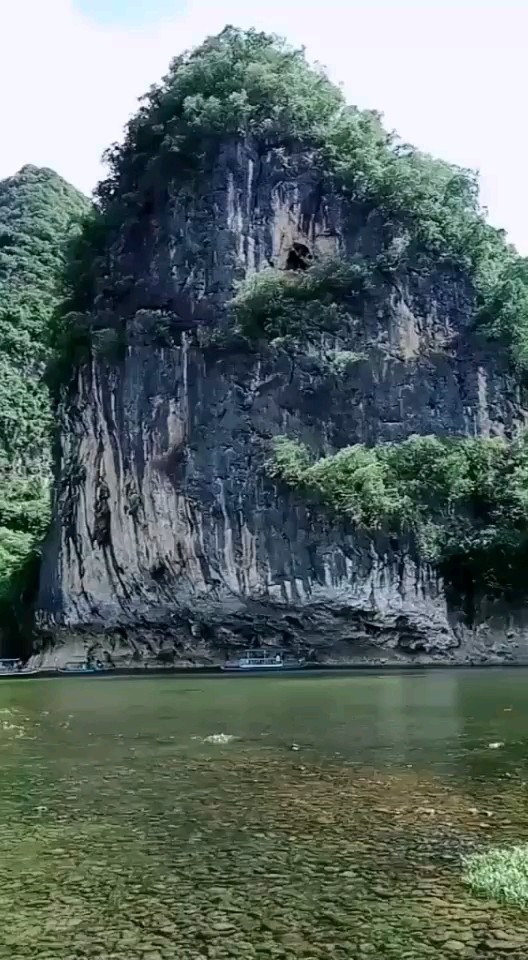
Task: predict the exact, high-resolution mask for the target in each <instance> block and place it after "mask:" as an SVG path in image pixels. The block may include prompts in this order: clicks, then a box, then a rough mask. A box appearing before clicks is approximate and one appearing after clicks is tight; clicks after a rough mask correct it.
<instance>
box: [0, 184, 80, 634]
mask: <svg viewBox="0 0 528 960" xmlns="http://www.w3.org/2000/svg"><path fill="white" fill-rule="evenodd" d="M86 208H87V201H86V200H85V199H84V197H82V196H81V195H80V194H79V193H78V192H77V191H76V190H74V189H73V187H70V186H69V185H68V184H67V183H65V182H64V181H63V180H61V178H60V177H58V176H57V175H56V174H55V173H53V172H52V171H51V170H46V169H37V168H36V167H31V166H27V167H24V168H23V169H22V170H20V172H19V173H18V174H16V175H15V176H14V177H10V178H9V179H8V180H4V181H2V182H0V604H3V605H4V616H5V604H6V603H7V604H9V603H11V602H16V601H17V599H18V598H19V591H20V590H22V589H23V588H24V585H25V584H26V583H27V580H26V578H25V577H24V576H23V575H22V571H23V570H24V568H25V567H26V565H27V564H28V563H31V560H32V556H33V550H34V548H35V547H36V545H38V543H39V542H40V539H41V538H42V536H43V534H44V532H45V530H46V526H47V523H48V515H49V465H50V425H51V411H50V403H49V396H48V392H47V389H46V386H45V384H44V382H43V372H44V366H45V363H46V360H47V357H48V352H49V347H48V341H49V324H50V320H51V315H52V312H53V310H54V308H55V306H56V304H57V299H58V292H59V285H60V282H61V276H62V270H63V268H64V248H65V244H66V242H67V239H68V235H69V233H70V229H71V226H72V223H73V222H74V221H75V220H76V219H78V218H79V216H81V215H82V214H83V213H84V212H85V211H86Z"/></svg>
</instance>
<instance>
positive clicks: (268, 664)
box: [221, 650, 305, 673]
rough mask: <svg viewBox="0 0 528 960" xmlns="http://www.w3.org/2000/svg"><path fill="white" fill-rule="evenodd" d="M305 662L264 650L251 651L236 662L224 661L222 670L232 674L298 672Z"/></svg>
mask: <svg viewBox="0 0 528 960" xmlns="http://www.w3.org/2000/svg"><path fill="white" fill-rule="evenodd" d="M304 663H305V661H304V660H301V659H299V658H297V657H287V656H285V655H284V654H283V653H268V652H267V651H265V650H252V651H250V652H247V653H245V654H244V655H243V656H242V657H239V658H238V659H237V660H226V662H225V663H224V664H223V665H222V668H221V669H222V670H226V671H233V672H237V673H238V672H240V671H242V672H244V671H252V672H257V671H264V672H267V671H273V670H299V669H300V668H301V667H303V666H304Z"/></svg>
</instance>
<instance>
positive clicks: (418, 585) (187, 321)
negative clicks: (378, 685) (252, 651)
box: [38, 142, 528, 663]
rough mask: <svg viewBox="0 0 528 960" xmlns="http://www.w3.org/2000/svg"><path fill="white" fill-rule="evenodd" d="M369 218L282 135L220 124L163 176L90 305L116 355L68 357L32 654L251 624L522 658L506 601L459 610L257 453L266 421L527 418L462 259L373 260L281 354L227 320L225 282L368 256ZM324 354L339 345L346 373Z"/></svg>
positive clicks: (322, 438) (187, 657)
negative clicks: (206, 160)
mask: <svg viewBox="0 0 528 960" xmlns="http://www.w3.org/2000/svg"><path fill="white" fill-rule="evenodd" d="M384 229H385V227H384V225H383V221H382V219H381V217H380V215H379V214H378V213H377V212H376V211H375V210H372V209H368V208H366V207H361V206H359V205H357V206H352V205H350V204H348V203H347V202H345V200H344V199H343V198H342V197H341V196H339V195H338V194H336V193H335V192H333V191H332V186H331V183H330V182H329V181H327V179H326V178H325V176H324V173H323V172H322V171H321V170H320V169H319V168H318V167H317V166H316V165H314V163H313V161H312V159H311V157H310V156H309V155H308V154H306V153H305V152H303V151H302V150H301V149H299V151H298V152H297V153H296V154H294V155H291V154H290V155H288V156H286V155H285V154H284V153H283V151H281V150H279V149H277V150H271V151H268V152H266V153H259V152H258V151H257V150H256V149H255V148H254V147H253V146H252V145H251V144H249V143H240V142H239V143H236V142H233V143H230V144H226V145H224V147H223V148H222V150H221V152H220V153H219V154H218V156H217V157H216V161H215V163H214V166H213V169H212V172H211V174H210V176H209V177H208V178H207V182H206V183H205V184H203V187H202V189H201V190H200V191H199V192H198V193H196V192H195V193H193V191H191V190H186V189H185V190H184V189H180V190H178V188H177V185H176V184H173V185H172V186H171V187H170V188H168V189H166V188H164V189H163V190H161V189H160V191H159V194H158V195H157V196H156V197H154V199H153V201H152V203H151V204H150V205H149V209H148V210H147V211H146V212H145V214H144V216H142V218H141V221H140V222H139V223H136V224H132V225H131V226H130V227H128V228H127V229H126V230H125V229H123V232H122V234H121V236H120V238H119V242H118V243H116V245H115V249H114V251H113V271H114V281H115V279H116V278H118V279H120V281H121V287H120V290H121V294H120V300H119V305H118V306H117V307H115V308H114V313H113V314H112V316H111V318H110V321H109V320H108V310H103V309H102V308H101V309H100V310H99V314H97V311H95V314H96V322H97V324H98V325H99V326H100V327H108V326H109V325H115V326H117V325H118V324H124V325H125V328H126V342H127V347H126V355H125V356H124V358H121V359H119V360H116V361H112V360H109V359H107V358H105V357H104V356H101V355H97V356H96V358H95V359H94V360H93V361H92V362H91V363H90V364H86V365H85V366H83V367H82V368H81V369H79V371H78V375H77V379H76V383H75V384H74V386H73V387H72V389H71V391H70V394H69V397H68V399H67V400H66V401H65V403H64V405H63V409H62V414H61V417H62V420H61V434H60V453H59V458H58V464H57V467H58V485H57V497H56V504H55V519H54V525H53V530H52V534H51V536H50V539H49V542H48V545H47V549H46V553H45V558H44V564H43V573H42V582H41V589H40V597H39V616H38V621H39V625H40V652H39V654H38V657H39V659H40V661H41V662H46V663H54V662H56V661H57V660H58V659H59V660H60V659H68V658H70V657H71V656H72V654H73V653H75V652H77V651H78V650H80V649H81V648H82V649H83V650H84V649H85V648H86V647H87V646H91V647H93V648H94V649H95V648H97V649H99V650H104V651H107V652H109V653H110V654H111V655H113V656H116V655H120V654H123V655H125V656H128V655H130V654H132V653H134V655H135V657H136V659H137V658H141V657H143V656H144V655H149V656H151V655H152V654H160V655H161V657H166V658H167V659H170V658H172V657H175V658H176V659H177V661H179V662H185V663H207V662H215V661H218V660H221V659H223V658H224V657H225V656H226V655H232V654H234V653H236V651H237V650H240V649H242V648H243V647H245V646H247V645H248V644H250V643H255V642H256V643H266V644H275V645H280V646H281V647H283V648H284V647H286V648H288V649H289V650H290V651H291V652H299V653H301V652H302V653H305V654H306V653H308V654H310V655H311V656H313V657H315V658H317V659H320V660H322V661H327V662H328V661H332V660H335V661H344V660H351V661H352V660H357V659H362V660H377V661H386V660H391V659H396V660H398V659H409V658H411V657H412V658H414V659H418V660H423V659H434V658H444V659H445V658H447V659H455V658H456V659H477V660H478V659H479V658H489V657H490V656H495V655H497V656H499V657H500V656H502V655H504V656H510V657H515V656H518V657H520V656H522V654H523V643H522V638H523V636H524V632H523V630H522V627H519V624H518V623H517V620H515V618H514V620H515V623H514V622H513V620H512V623H510V622H509V620H507V618H506V615H505V614H504V613H503V612H501V611H498V610H495V609H491V610H487V611H486V610H484V609H481V608H479V609H475V607H474V606H473V607H472V608H471V609H469V610H468V606H467V602H466V600H464V598H457V597H449V596H447V595H446V591H445V589H444V586H443V584H442V583H441V582H439V581H438V579H437V577H436V575H435V573H434V571H432V570H430V569H424V568H423V567H420V565H419V564H418V563H417V562H416V558H415V556H414V553H413V549H412V545H411V544H403V543H395V542H393V541H390V540H389V539H387V538H384V537H382V536H380V537H379V538H378V540H377V541H373V540H371V539H370V538H368V537H367V536H366V535H365V534H364V533H361V532H360V531H357V530H354V529H352V528H350V527H348V528H347V527H346V526H345V525H343V524H340V523H336V522H334V521H333V520H332V518H331V517H329V516H327V515H325V514H324V512H323V511H322V510H320V509H316V508H314V507H313V506H311V507H310V506H309V505H307V504H306V503H304V502H303V501H302V500H301V499H300V498H299V499H297V498H296V497H295V496H293V495H292V494H291V493H288V492H287V491H284V490H283V489H282V488H276V487H275V486H274V485H273V484H272V483H271V482H270V480H269V479H268V478H267V476H266V473H265V471H264V469H263V466H264V463H265V461H266V458H267V457H268V456H269V441H270V439H271V438H272V437H273V436H274V435H276V434H287V435H289V436H292V437H298V438H300V439H301V440H303V441H304V442H305V443H306V444H308V446H309V447H311V448H312V449H313V450H314V451H316V452H317V453H318V454H319V455H320V454H321V453H324V452H333V451H335V450H336V449H339V448H340V447H342V446H345V445H348V444H351V443H354V442H366V443H369V444H371V443H375V442H377V441H381V440H400V439H403V438H405V437H407V436H409V435H411V434H415V433H418V434H441V435H446V434H451V435H462V436H475V435H486V436H488V435H501V434H504V435H509V434H511V433H512V432H513V431H514V430H515V429H517V428H518V427H519V426H520V425H521V424H522V423H523V422H524V412H523V410H522V408H521V404H520V397H519V392H518V388H517V386H516V385H515V382H514V381H513V380H512V378H511V377H510V376H509V374H508V371H507V369H506V367H505V366H504V367H503V366H501V362H500V360H499V359H497V357H494V356H493V355H492V354H491V353H489V352H487V350H486V347H485V346H484V345H482V344H481V343H479V342H478V340H477V339H476V337H475V335H474V332H473V331H472V315H473V300H472V292H471V288H470V286H469V284H468V282H467V280H466V278H465V277H464V275H463V274H462V273H460V272H459V273H455V272H450V271H448V270H447V269H441V268H438V270H436V271H435V272H431V271H429V272H427V273H426V272H424V271H422V270H420V269H416V270H415V271H414V270H413V271H411V270H409V271H408V272H406V273H405V274H401V275H397V276H396V278H395V277H394V276H392V277H389V276H388V275H387V276H386V277H385V276H384V275H383V273H382V272H380V273H379V274H378V276H377V280H376V284H375V288H374V290H373V291H372V294H371V295H370V296H369V298H368V301H366V302H365V304H364V306H363V307H362V311H361V316H359V317H358V318H356V322H355V323H354V325H353V327H350V328H349V329H348V331H341V333H340V334H339V336H336V337H335V338H333V339H330V338H329V337H328V335H326V336H325V337H323V336H321V337H320V339H319V342H314V341H313V340H312V342H310V343H308V344H305V345H304V346H303V347H302V348H299V349H295V350H292V349H281V348H280V347H277V348H265V349H262V350H261V352H260V353H258V352H256V351H255V350H252V349H251V348H249V347H248V345H247V344H246V343H245V342H243V341H238V342H237V340H236V339H234V338H233V337H232V336H231V337H230V335H229V315H228V311H227V310H226V307H225V304H226V302H227V301H229V299H230V298H231V297H232V296H233V292H234V284H235V281H237V280H239V279H241V278H243V277H244V276H245V275H247V274H248V273H249V272H251V271H255V270H260V269H262V268H263V267H265V266H267V265H268V264H270V265H273V266H276V267H281V268H284V269H286V268H288V267H289V266H291V265H292V262H293V260H294V259H295V257H296V256H297V255H298V254H299V251H301V253H304V254H306V253H307V252H309V253H310V254H312V255H315V256H317V255H322V254H335V253H338V254H339V255H342V256H351V255H354V254H357V253H359V254H363V255H366V256H372V257H373V256H376V254H377V253H378V252H379V251H380V249H381V248H382V242H383V231H384ZM299 245H302V246H299ZM160 317H162V318H163V323H161V321H160ZM334 349H338V350H348V351H351V352H353V353H354V356H353V357H352V362H351V363H350V364H348V365H347V367H346V370H345V371H344V372H342V373H338V372H335V371H334V372H332V370H331V369H330V367H329V364H328V356H329V353H330V352H331V351H332V350H334ZM508 616H510V615H508ZM507 628H508V629H510V638H509V639H508V641H506V629H507ZM514 636H515V637H516V638H517V639H518V641H519V645H518V646H516V645H515V643H514V641H513V637H514ZM50 641H52V642H50ZM527 652H528V651H527Z"/></svg>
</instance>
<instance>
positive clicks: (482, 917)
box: [0, 669, 528, 960]
mask: <svg viewBox="0 0 528 960" xmlns="http://www.w3.org/2000/svg"><path fill="white" fill-rule="evenodd" d="M220 733H221V734H226V735H229V736H231V737H233V738H234V739H231V740H229V741H228V742H223V743H217V742H211V741H209V740H207V738H208V737H209V736H211V735H213V734H220ZM490 743H494V744H497V743H500V744H502V746H500V747H493V748H492V747H490V746H489V744H490ZM527 758H528V671H524V670H520V669H519V670H498V671H495V670H488V671H484V670H482V671H479V670H473V671H460V672H456V671H453V672H447V671H445V672H444V671H442V672H434V673H423V674H418V673H417V674H413V675H411V674H405V675H401V676H396V675H384V676H359V677H358V676H344V675H338V676H328V675H327V676H318V677H312V676H302V675H299V676H287V675H283V676H276V677H262V678H261V677H254V678H237V677H235V678H222V679H208V678H203V677H199V676H198V677H197V676H196V675H193V676H189V677H184V678H181V677H178V678H170V677H167V678H166V679H165V678H163V679H158V678H156V679H140V680H139V679H138V680H135V679H134V680H118V679H73V678H72V679H64V680H35V681H3V682H2V683H1V684H0V759H1V764H2V766H1V780H0V958H2V960H4V958H6V960H7V958H9V960H19V958H20V960H30V958H31V960H77V958H87V957H99V958H102V960H136V958H142V960H176V958H177V960H186V958H188V960H191V958H192V960H199V958H217V960H220V958H228V957H235V958H240V960H251V958H259V957H263V958H273V957H277V958H279V957H282V958H289V957H291V958H294V957H295V958H296V957H302V958H306V960H308V958H312V960H316V958H336V960H337V958H343V960H345V958H346V960H353V958H356V957H358V958H363V957H367V958H368V957H371V958H373V960H375V958H377V957H382V958H386V957H389V958H393V960H425V958H429V957H430V958H449V957H459V958H478V957H495V958H503V957H510V958H514V960H515V958H519V960H521V958H523V960H525V958H526V957H528V911H526V910H523V909H521V908H511V907H504V906H502V905H500V904H499V903H496V902H493V901H489V900H485V899H478V898H476V897H475V896H473V895H471V893H470V892H469V891H468V889H466V887H465V886H464V885H463V883H462V880H461V857H462V856H463V855H464V854H465V853H468V852H472V851H474V850H481V849H486V848H487V847H489V846H490V845H494V844H497V843H507V844H510V843H515V842H518V841H525V840H528V785H527V782H528V762H527Z"/></svg>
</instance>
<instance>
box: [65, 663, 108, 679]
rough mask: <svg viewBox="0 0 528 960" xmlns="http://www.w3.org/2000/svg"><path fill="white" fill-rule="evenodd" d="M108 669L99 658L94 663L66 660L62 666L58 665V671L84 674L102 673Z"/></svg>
mask: <svg viewBox="0 0 528 960" xmlns="http://www.w3.org/2000/svg"><path fill="white" fill-rule="evenodd" d="M108 669H110V668H109V667H105V665H104V663H101V662H100V661H99V660H97V661H95V663H90V662H89V661H88V660H68V662H67V663H65V664H64V666H62V667H58V672H59V673H69V674H70V675H71V674H77V675H80V676H85V675H86V674H92V673H103V672H104V671H105V670H108Z"/></svg>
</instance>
